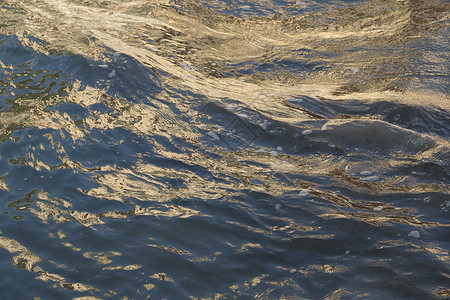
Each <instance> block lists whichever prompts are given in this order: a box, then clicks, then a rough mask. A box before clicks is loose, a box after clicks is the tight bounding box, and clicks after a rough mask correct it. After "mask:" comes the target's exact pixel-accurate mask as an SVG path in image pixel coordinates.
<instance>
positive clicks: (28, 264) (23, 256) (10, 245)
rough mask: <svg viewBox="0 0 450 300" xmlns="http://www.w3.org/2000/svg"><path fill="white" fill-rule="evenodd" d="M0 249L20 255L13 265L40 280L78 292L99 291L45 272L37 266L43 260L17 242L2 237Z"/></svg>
mask: <svg viewBox="0 0 450 300" xmlns="http://www.w3.org/2000/svg"><path fill="white" fill-rule="evenodd" d="M0 233H1V232H0ZM0 247H1V248H3V249H5V250H6V251H8V252H10V253H13V254H15V253H18V254H17V255H16V256H14V257H13V258H12V263H13V265H14V266H16V267H17V268H19V269H25V270H27V271H29V272H34V273H37V274H38V276H37V277H36V278H37V279H39V280H42V281H44V282H49V281H50V282H55V283H57V284H58V285H60V286H61V287H63V288H65V289H68V290H74V291H77V292H85V291H88V290H97V289H95V288H94V287H92V286H90V285H86V284H82V283H68V282H67V281H66V279H65V278H64V277H63V276H61V275H58V274H53V273H49V272H46V271H44V270H43V269H42V268H41V267H39V266H38V265H37V264H38V263H39V262H41V261H42V259H41V258H40V257H39V256H38V255H37V254H35V253H33V252H31V251H30V250H28V249H27V248H26V247H24V246H23V245H22V244H20V243H19V242H17V241H16V240H13V239H10V238H8V237H5V236H3V235H0Z"/></svg>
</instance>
